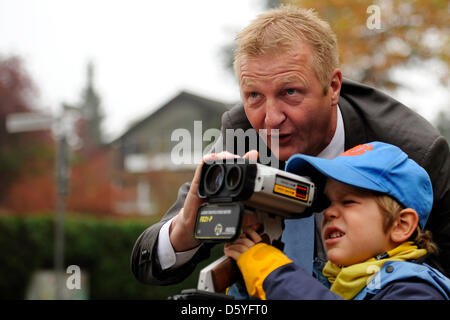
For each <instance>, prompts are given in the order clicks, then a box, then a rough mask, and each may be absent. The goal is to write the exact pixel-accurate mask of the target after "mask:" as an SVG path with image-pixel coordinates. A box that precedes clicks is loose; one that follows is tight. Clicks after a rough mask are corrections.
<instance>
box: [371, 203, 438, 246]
mask: <svg viewBox="0 0 450 320" xmlns="http://www.w3.org/2000/svg"><path fill="white" fill-rule="evenodd" d="M375 201H376V203H377V204H378V206H379V207H380V209H381V211H382V212H383V231H384V232H385V233H387V232H388V231H389V229H390V228H391V227H392V226H393V225H394V222H395V221H396V220H397V218H398V216H399V214H400V211H402V210H403V209H405V207H404V206H403V205H401V204H400V203H399V202H398V201H397V200H395V199H394V198H392V197H390V196H388V195H385V194H375ZM410 240H412V241H414V243H415V244H416V245H417V246H418V247H419V248H421V249H426V250H427V252H428V253H432V254H437V253H438V251H439V249H438V247H437V245H436V244H435V243H434V242H433V237H432V234H431V232H430V231H428V230H425V231H422V230H421V229H420V227H419V226H417V229H416V231H415V232H414V233H413V234H412V236H411V239H410Z"/></svg>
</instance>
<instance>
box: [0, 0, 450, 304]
mask: <svg viewBox="0 0 450 320" xmlns="http://www.w3.org/2000/svg"><path fill="white" fill-rule="evenodd" d="M281 2H282V3H291V4H294V5H298V6H302V7H306V8H315V9H316V10H317V11H318V13H319V14H320V16H321V17H322V18H324V19H326V20H327V21H329V22H330V24H331V26H332V28H333V30H334V31H335V32H336V34H337V37H338V41H339V53H340V59H341V67H342V70H343V74H344V76H345V77H347V78H350V79H353V80H357V81H361V82H363V83H366V84H370V85H374V86H376V87H378V88H380V89H383V90H385V91H386V92H387V93H389V94H390V95H392V96H393V97H395V98H396V99H398V100H399V101H401V102H402V103H404V104H406V105H407V106H409V107H410V108H411V109H413V110H415V111H416V112H418V113H419V114H421V115H422V116H423V117H424V118H426V119H427V120H429V121H430V122H431V123H432V124H434V125H435V126H436V127H437V128H438V129H439V130H440V131H441V133H442V134H443V135H444V136H446V137H447V139H448V140H450V102H449V101H450V90H449V80H450V77H449V75H450V72H449V70H450V69H449V67H450V57H449V55H450V37H449V34H450V32H449V31H450V22H449V18H448V17H449V14H450V3H449V2H448V1H446V0H433V1H429V0H416V1H413V0H411V1H400V0H385V1H375V0H372V1H370V0H367V1H364V0H362V1H351V0H323V1H312V0H311V1H309V0H299V1H294V0H292V1H281ZM279 5H280V1H274V0H272V1H271V0H229V1H218V0H214V1H211V0H195V1H182V0H176V1H167V2H164V1H143V0H142V1H141V0H128V1H124V0H115V1H110V0H109V1H107V0H90V1H87V0H76V1H75V0H65V1H57V0H39V1H38V0H0V252H1V253H2V254H1V255H0V269H1V270H0V274H2V276H1V277H0V298H2V299H166V298H167V297H168V296H170V295H173V294H176V293H179V291H180V290H181V289H185V288H193V287H196V284H197V277H198V270H199V269H200V268H201V267H202V266H204V265H205V264H207V263H208V262H210V261H212V260H214V259H216V258H218V257H219V256H220V255H222V252H223V251H222V248H221V247H220V246H217V247H216V248H215V249H214V250H213V252H212V255H211V258H210V259H209V260H208V261H206V262H205V263H203V264H202V265H201V266H199V267H198V269H197V271H196V272H194V273H193V274H192V276H190V277H189V278H188V279H187V280H186V281H184V282H183V283H181V284H178V285H174V286H167V287H153V286H146V285H142V284H140V283H138V282H137V281H136V280H135V279H134V277H133V275H132V274H131V271H130V264H129V261H130V254H131V250H132V247H133V245H134V242H135V240H136V239H137V237H138V236H139V235H140V234H141V232H142V231H143V230H144V229H145V228H147V227H148V226H150V225H151V224H153V223H154V222H156V221H159V219H160V218H161V216H162V215H163V214H164V213H165V212H166V210H167V209H168V208H169V207H170V205H171V204H172V203H173V202H174V201H175V199H176V196H177V190H178V188H179V186H180V185H181V184H182V183H184V182H186V181H190V180H191V178H192V174H193V168H194V165H192V164H184V165H181V166H180V165H175V164H173V163H172V162H171V159H170V153H171V150H172V149H173V148H174V146H175V145H176V144H177V143H178V142H177V141H171V134H172V132H173V131H174V130H175V129H179V128H184V129H186V130H187V132H190V134H191V137H192V139H195V138H200V139H202V133H203V132H204V131H206V130H207V129H210V128H220V117H221V114H222V113H223V112H225V111H226V110H227V109H228V108H230V107H231V106H232V105H233V104H234V103H236V102H238V101H239V88H238V86H237V83H236V80H235V79H234V76H233V73H232V68H231V64H232V51H233V45H234V37H235V35H236V33H237V32H238V31H240V30H241V29H242V28H243V27H245V26H246V25H247V24H248V23H249V22H250V21H251V20H252V19H254V18H255V17H256V15H258V14H259V13H262V12H264V11H265V10H267V9H268V8H271V7H276V6H279ZM373 5H375V9H374V10H373V7H370V6H373ZM369 7H370V8H372V9H370V8H369ZM377 9H379V11H378V12H377ZM377 15H378V16H377ZM377 17H378V18H379V24H378V25H376V24H373V19H375V18H377ZM374 26H375V27H374ZM194 121H201V126H202V127H201V132H200V137H199V136H198V129H197V131H196V130H194ZM201 141H202V142H203V146H206V145H207V144H209V143H211V141H203V140H201ZM195 152H196V151H195V150H193V153H195ZM193 156H194V155H193ZM71 266H75V268H73V267H71ZM77 268H78V269H77Z"/></svg>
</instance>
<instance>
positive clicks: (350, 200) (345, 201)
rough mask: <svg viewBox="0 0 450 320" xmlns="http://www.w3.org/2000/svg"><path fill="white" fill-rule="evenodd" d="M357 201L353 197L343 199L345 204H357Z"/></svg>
mask: <svg viewBox="0 0 450 320" xmlns="http://www.w3.org/2000/svg"><path fill="white" fill-rule="evenodd" d="M355 203H356V201H354V200H352V199H346V200H343V201H342V204H343V205H345V206H348V205H352V204H355Z"/></svg>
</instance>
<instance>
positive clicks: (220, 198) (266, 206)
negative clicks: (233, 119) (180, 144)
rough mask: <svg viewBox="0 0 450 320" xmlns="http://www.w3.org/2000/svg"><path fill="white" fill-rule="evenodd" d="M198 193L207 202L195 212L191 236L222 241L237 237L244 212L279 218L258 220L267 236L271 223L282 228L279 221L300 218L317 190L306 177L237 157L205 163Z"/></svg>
mask: <svg viewBox="0 0 450 320" xmlns="http://www.w3.org/2000/svg"><path fill="white" fill-rule="evenodd" d="M198 194H199V196H200V197H201V198H204V199H207V203H204V204H203V205H201V206H200V207H199V209H198V211H197V216H196V224H195V231H194V237H195V238H196V239H198V240H200V241H204V242H225V241H233V240H235V239H236V238H237V237H239V235H240V234H241V225H242V218H243V215H244V213H246V212H253V213H264V214H268V216H272V217H273V216H278V217H279V218H280V219H277V223H271V222H270V221H268V219H269V218H268V217H262V218H261V219H262V221H261V222H262V224H263V225H264V228H265V229H267V230H264V231H265V232H266V233H268V231H269V230H270V229H271V225H273V224H279V225H280V228H281V224H280V223H279V222H280V221H281V219H282V218H300V217H301V216H302V214H303V213H304V211H305V209H306V208H308V207H310V206H311V205H312V203H313V200H314V197H315V194H316V187H315V185H314V183H313V182H312V181H311V179H310V178H308V177H303V176H297V175H295V174H292V173H288V172H285V171H281V170H278V169H275V168H272V167H268V166H264V165H261V164H258V163H250V162H249V161H248V160H246V159H242V158H237V159H226V160H218V161H217V160H216V161H215V162H208V163H204V164H203V167H202V171H201V176H200V184H199V187H198ZM281 232H282V230H281V229H280V230H279V232H278V233H279V234H280V235H281ZM277 236H278V235H277Z"/></svg>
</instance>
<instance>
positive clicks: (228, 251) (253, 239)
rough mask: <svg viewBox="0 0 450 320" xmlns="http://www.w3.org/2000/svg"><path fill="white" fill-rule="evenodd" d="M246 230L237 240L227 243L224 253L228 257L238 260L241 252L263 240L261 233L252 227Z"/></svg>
mask: <svg viewBox="0 0 450 320" xmlns="http://www.w3.org/2000/svg"><path fill="white" fill-rule="evenodd" d="M244 232H245V233H243V234H242V235H241V237H240V238H239V239H237V240H236V241H234V242H231V243H226V244H225V249H224V253H225V255H226V256H227V257H230V258H233V259H234V260H236V261H237V259H239V257H240V256H241V254H243V253H244V252H245V251H247V250H248V249H249V248H251V247H253V246H254V245H255V244H257V243H258V242H261V241H262V238H261V237H260V235H259V234H258V233H257V232H256V231H255V230H253V229H252V228H247V229H246V230H244Z"/></svg>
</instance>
